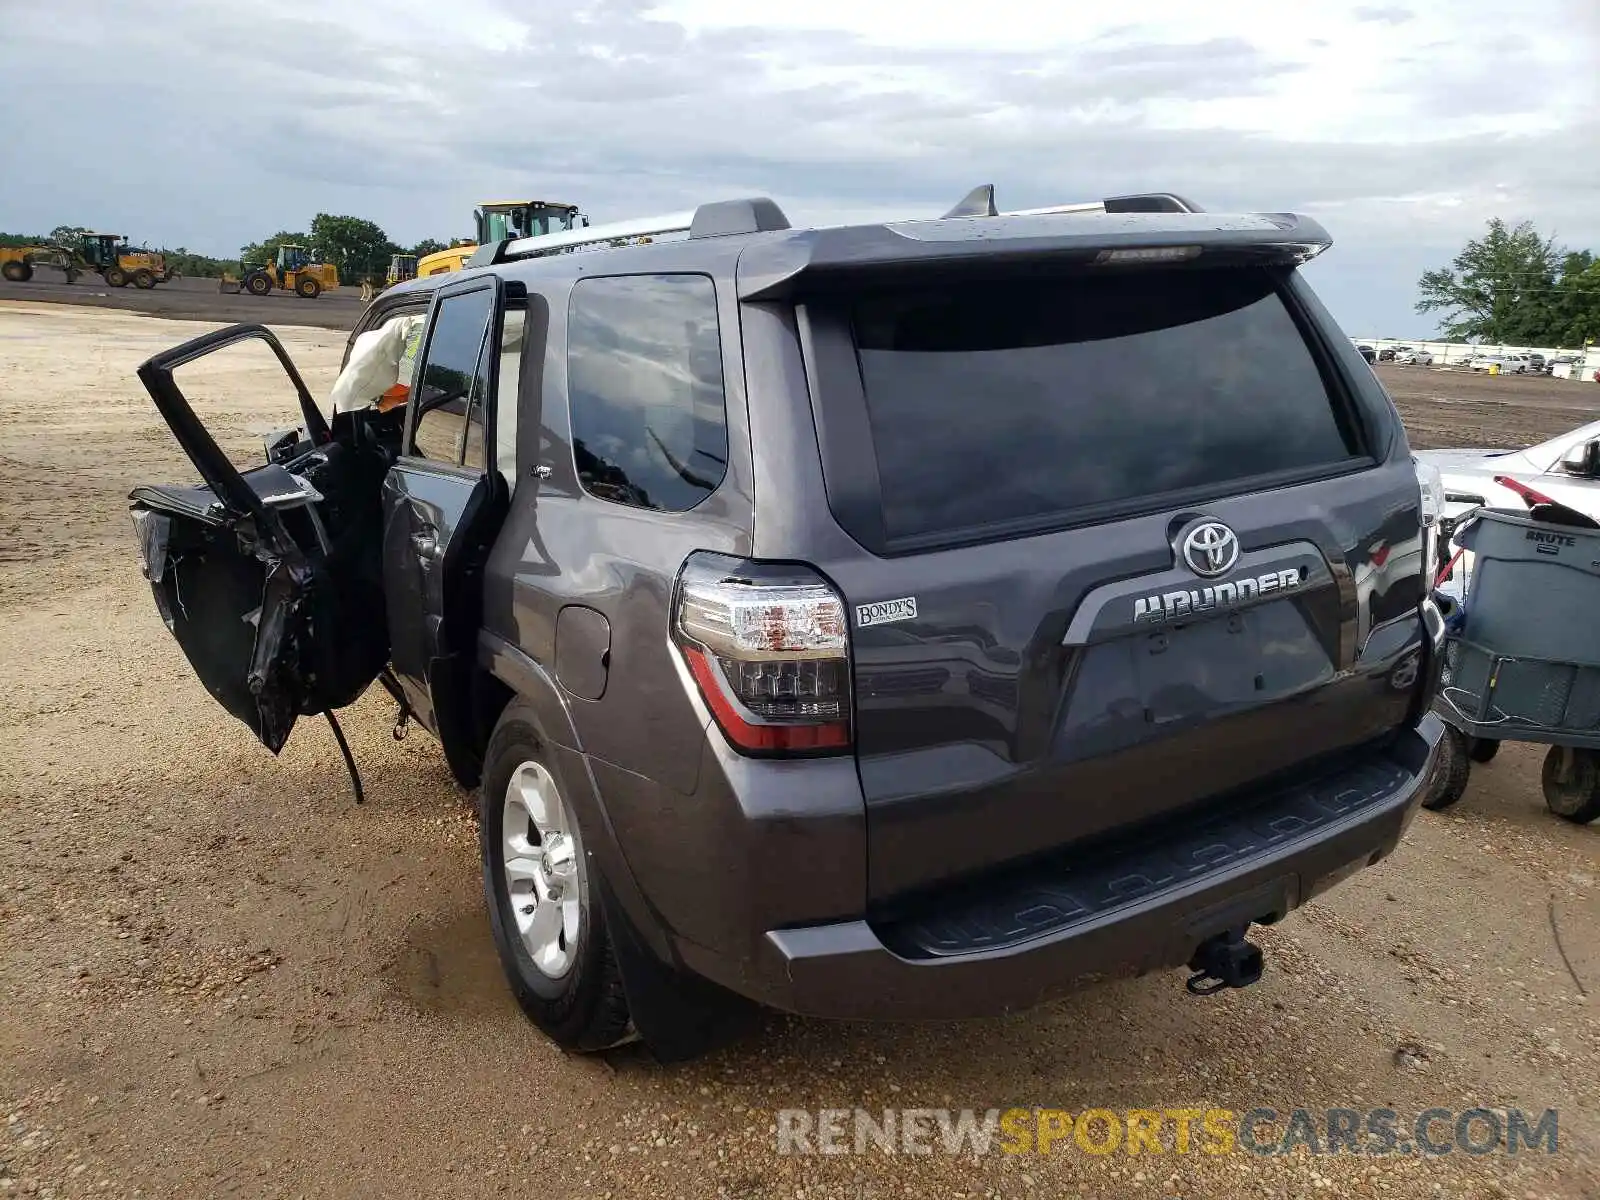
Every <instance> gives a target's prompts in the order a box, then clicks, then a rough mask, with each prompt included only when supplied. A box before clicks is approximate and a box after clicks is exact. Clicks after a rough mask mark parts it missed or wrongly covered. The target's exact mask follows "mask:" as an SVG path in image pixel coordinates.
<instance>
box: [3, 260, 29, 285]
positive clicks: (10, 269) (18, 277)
mask: <svg viewBox="0 0 1600 1200" xmlns="http://www.w3.org/2000/svg"><path fill="white" fill-rule="evenodd" d="M0 278H4V279H5V280H6V281H7V282H8V283H27V282H28V280H30V279H32V278H33V264H32V263H26V262H23V261H22V260H21V259H20V258H13V259H11V260H10V261H9V262H5V263H0Z"/></svg>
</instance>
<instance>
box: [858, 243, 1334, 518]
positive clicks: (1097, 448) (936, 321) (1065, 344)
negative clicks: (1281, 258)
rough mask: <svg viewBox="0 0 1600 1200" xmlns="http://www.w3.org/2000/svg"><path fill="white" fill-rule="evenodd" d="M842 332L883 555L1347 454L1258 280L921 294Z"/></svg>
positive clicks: (1095, 283) (1263, 281)
mask: <svg viewBox="0 0 1600 1200" xmlns="http://www.w3.org/2000/svg"><path fill="white" fill-rule="evenodd" d="M852 324H853V326H854V332H855V340H856V350H857V356H858V359H859V362H860V366H861V376H862V382H863V384H864V387H865V391H866V403H867V410H868V421H869V424H870V428H871V432H872V442H873V453H874V454H875V456H876V458H877V463H878V472H879V477H880V483H881V486H882V499H883V517H884V527H885V531H886V533H887V534H888V536H889V537H890V538H905V537H916V536H919V535H928V534H937V533H941V532H950V531H954V530H957V529H963V528H969V527H973V526H984V525H993V524H1009V523H1018V522H1023V523H1027V522H1030V521H1032V520H1035V519H1039V520H1048V519H1049V518H1050V517H1052V516H1055V515H1059V514H1064V513H1070V512H1072V511H1073V510H1077V509H1083V508H1086V507H1088V506H1096V505H1113V506H1115V505H1118V504H1120V503H1125V502H1128V501H1131V500H1135V499H1137V498H1139V497H1143V496H1150V495H1155V494H1159V493H1166V492H1175V491H1180V490H1183V489H1189V488H1204V487H1210V486H1215V485H1218V484H1225V483H1227V482H1229V481H1233V480H1242V479H1247V478H1249V477H1252V476H1258V475H1265V474H1269V473H1273V472H1279V471H1286V470H1295V469H1302V468H1314V467H1319V466H1324V465H1329V464H1335V463H1339V462H1342V461H1344V460H1346V459H1348V458H1350V457H1352V456H1353V455H1354V454H1355V453H1356V450H1357V447H1356V443H1355V440H1354V437H1353V434H1352V433H1351V432H1350V431H1349V430H1348V429H1347V428H1346V427H1345V426H1344V425H1343V423H1342V422H1341V421H1340V420H1339V418H1338V417H1337V416H1336V414H1335V408H1334V404H1333V401H1331V400H1330V398H1329V396H1328V393H1327V389H1326V386H1325V385H1324V382H1323V379H1322V376H1321V374H1320V373H1319V371H1318V369H1317V365H1316V362H1315V360H1314V359H1313V358H1312V355H1311V352H1310V350H1309V348H1308V347H1307V345H1306V342H1305V339H1304V338H1303V337H1302V336H1301V333H1300V330H1299V329H1298V328H1297V327H1296V325H1295V323H1294V321H1293V320H1292V319H1291V317H1290V315H1289V312H1288V310H1287V309H1285V307H1284V305H1283V301H1282V300H1281V299H1280V297H1279V296H1278V294H1277V293H1276V292H1275V291H1274V289H1273V284H1272V281H1271V279H1270V278H1269V277H1268V276H1267V275H1266V274H1265V273H1264V272H1258V271H1245V270H1220V269H1218V270H1187V271H1140V272H1138V273H1137V274H1132V273H1130V274H1128V275H1105V276H1099V277H1090V278H1085V277H1082V276H1078V277H1075V278H1073V279H1070V280H1034V281H1025V282H1020V283H1019V282H1015V281H1012V282H1003V283H1000V282H974V283H964V284H953V285H950V286H948V287H939V288H919V289H917V290H916V291H914V292H911V291H907V292H905V293H901V294H889V295H884V294H879V295H872V296H868V297H863V298H861V299H860V300H858V301H857V302H856V303H855V304H854V308H853V313H852Z"/></svg>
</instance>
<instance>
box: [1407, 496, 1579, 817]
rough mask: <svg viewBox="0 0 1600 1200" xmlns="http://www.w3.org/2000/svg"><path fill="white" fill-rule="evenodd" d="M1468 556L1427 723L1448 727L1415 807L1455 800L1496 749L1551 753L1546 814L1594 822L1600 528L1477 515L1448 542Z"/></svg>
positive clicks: (1545, 778)
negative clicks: (1535, 747)
mask: <svg viewBox="0 0 1600 1200" xmlns="http://www.w3.org/2000/svg"><path fill="white" fill-rule="evenodd" d="M1454 541H1455V544H1456V545H1457V546H1458V547H1460V548H1461V549H1462V550H1464V551H1466V552H1467V553H1468V554H1470V555H1471V556H1472V559H1473V564H1472V569H1471V572H1470V574H1469V575H1468V576H1467V579H1466V583H1465V586H1464V588H1463V589H1462V594H1461V598H1460V604H1461V611H1460V612H1459V613H1458V614H1457V615H1456V616H1455V618H1454V619H1453V620H1451V621H1450V622H1449V623H1448V624H1449V627H1450V628H1451V633H1450V636H1449V640H1448V642H1447V645H1446V651H1445V664H1444V673H1443V679H1442V681H1441V683H1440V688H1439V698H1438V700H1437V702H1436V704H1435V711H1436V712H1438V714H1439V715H1440V716H1441V717H1442V718H1443V719H1444V721H1445V724H1446V725H1447V726H1449V731H1448V735H1447V738H1446V747H1445V755H1446V769H1445V770H1444V771H1442V772H1441V773H1440V784H1439V786H1437V787H1436V788H1435V789H1434V791H1433V793H1432V794H1431V795H1430V796H1429V797H1428V798H1427V799H1425V800H1424V802H1423V803H1424V806H1425V807H1427V808H1432V809H1440V808H1447V807H1449V806H1450V805H1452V804H1454V803H1455V802H1456V801H1457V800H1459V799H1460V798H1461V794H1462V792H1463V791H1465V790H1466V786H1467V779H1468V777H1469V775H1470V772H1471V768H1472V763H1473V762H1480V763H1482V762H1488V761H1489V760H1490V759H1491V758H1493V757H1494V754H1495V751H1496V750H1498V749H1499V745H1500V743H1501V742H1507V741H1511V742H1538V743H1542V744H1545V745H1548V746H1549V747H1550V750H1549V752H1548V753H1547V754H1546V755H1545V760H1544V769H1543V772H1542V776H1541V782H1542V784H1543V788H1544V799H1545V803H1546V804H1547V805H1548V806H1549V808H1550V811H1551V812H1553V813H1555V814H1556V815H1557V816H1560V817H1564V818H1565V819H1567V820H1569V821H1574V822H1578V823H1587V822H1589V821H1593V820H1594V819H1595V818H1596V817H1600V528H1592V527H1584V526H1580V525H1566V524H1557V523H1554V522H1552V521H1549V520H1538V519H1535V518H1534V517H1532V516H1530V515H1529V514H1528V513H1526V512H1514V511H1510V510H1506V509H1495V508H1480V509H1477V510H1475V511H1474V512H1473V513H1472V514H1471V515H1470V516H1469V517H1467V518H1466V519H1465V520H1463V521H1462V523H1461V524H1460V525H1459V526H1458V527H1457V528H1456V530H1455V532H1454Z"/></svg>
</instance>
